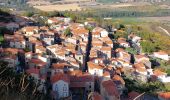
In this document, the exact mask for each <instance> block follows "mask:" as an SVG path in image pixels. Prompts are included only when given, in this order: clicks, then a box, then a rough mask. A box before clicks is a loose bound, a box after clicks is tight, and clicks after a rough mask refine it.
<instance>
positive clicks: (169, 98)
mask: <svg viewBox="0 0 170 100" xmlns="http://www.w3.org/2000/svg"><path fill="white" fill-rule="evenodd" d="M158 96H159V97H161V98H163V99H164V100H170V92H164V93H159V94H158Z"/></svg>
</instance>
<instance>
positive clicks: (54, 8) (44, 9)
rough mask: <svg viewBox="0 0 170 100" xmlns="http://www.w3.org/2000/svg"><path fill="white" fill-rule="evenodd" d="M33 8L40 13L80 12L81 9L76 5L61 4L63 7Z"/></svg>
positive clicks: (46, 6)
mask: <svg viewBox="0 0 170 100" xmlns="http://www.w3.org/2000/svg"><path fill="white" fill-rule="evenodd" d="M34 8H37V9H40V10H42V11H70V10H72V11H76V10H78V11H80V10H81V9H82V8H81V7H79V5H78V4H76V3H75V4H63V5H42V6H34Z"/></svg>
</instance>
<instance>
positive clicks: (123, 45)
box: [117, 38, 130, 48]
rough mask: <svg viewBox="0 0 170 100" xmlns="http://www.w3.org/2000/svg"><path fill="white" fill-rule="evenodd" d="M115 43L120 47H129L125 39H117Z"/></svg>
mask: <svg viewBox="0 0 170 100" xmlns="http://www.w3.org/2000/svg"><path fill="white" fill-rule="evenodd" d="M117 43H118V44H119V45H120V46H122V47H125V48H128V47H130V45H129V43H128V42H126V39H125V38H118V40H117Z"/></svg>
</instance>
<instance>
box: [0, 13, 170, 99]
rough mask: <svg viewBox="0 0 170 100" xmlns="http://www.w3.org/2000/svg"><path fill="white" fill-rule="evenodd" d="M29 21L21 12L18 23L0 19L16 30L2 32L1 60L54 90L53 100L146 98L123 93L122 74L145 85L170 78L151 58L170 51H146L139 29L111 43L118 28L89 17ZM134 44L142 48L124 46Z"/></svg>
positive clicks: (162, 57) (163, 96)
mask: <svg viewBox="0 0 170 100" xmlns="http://www.w3.org/2000/svg"><path fill="white" fill-rule="evenodd" d="M30 23H31V24H32V23H34V22H33V21H31V20H30V18H28V17H23V16H15V22H9V23H3V22H1V23H0V26H4V27H6V28H7V29H9V30H11V31H13V32H14V33H11V34H4V41H5V42H4V43H5V44H3V45H1V48H0V52H1V53H0V60H1V61H5V62H8V67H10V68H13V69H14V71H16V72H19V73H27V74H28V75H30V76H31V77H32V78H33V79H34V82H35V83H36V82H40V84H41V85H40V86H39V87H38V90H39V91H41V92H42V93H50V94H51V96H52V98H53V99H54V100H61V99H62V100H63V99H64V100H145V99H144V98H145V96H144V93H138V92H136V91H131V92H130V93H128V96H124V92H125V91H127V88H126V86H125V84H126V82H125V81H124V79H123V77H130V78H131V79H133V80H137V81H139V82H144V83H146V82H148V81H160V82H162V83H168V82H170V77H169V76H168V75H167V73H165V72H163V71H161V70H158V69H157V70H153V69H152V64H151V62H150V59H151V58H156V59H160V60H163V61H169V55H168V53H166V52H165V51H158V52H153V53H152V54H151V55H147V54H145V53H143V52H142V47H141V46H140V41H142V38H141V37H139V36H137V35H136V34H135V33H131V34H129V35H128V38H127V39H126V38H123V37H119V38H118V39H117V40H116V41H113V39H111V38H110V37H109V34H113V35H114V33H115V32H116V31H117V30H118V29H116V28H112V31H111V32H108V31H107V30H106V29H104V28H102V27H99V26H97V25H95V23H93V22H90V21H89V22H88V21H87V22H84V23H74V22H73V21H72V19H71V18H68V17H51V18H48V20H47V23H48V25H49V26H38V25H36V24H35V25H31V24H30ZM89 27H90V28H91V30H90V29H89ZM129 41H130V42H129ZM115 45H118V46H115ZM134 45H135V47H138V48H139V49H138V50H137V51H138V53H137V54H135V55H132V54H131V53H129V52H128V51H126V48H129V47H133V46H134ZM46 82H49V84H50V87H47V86H46V85H45V83H46ZM169 95H170V93H169V92H167V93H164V92H161V93H158V98H159V100H168V99H167V98H168V97H169ZM146 100H148V99H146ZM152 100H154V99H152ZM155 100H157V99H155Z"/></svg>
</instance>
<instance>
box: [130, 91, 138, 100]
mask: <svg viewBox="0 0 170 100" xmlns="http://www.w3.org/2000/svg"><path fill="white" fill-rule="evenodd" d="M139 95H140V94H139V93H138V92H135V91H132V92H130V93H129V94H128V96H129V97H128V100H133V99H135V98H136V97H137V96H139Z"/></svg>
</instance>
